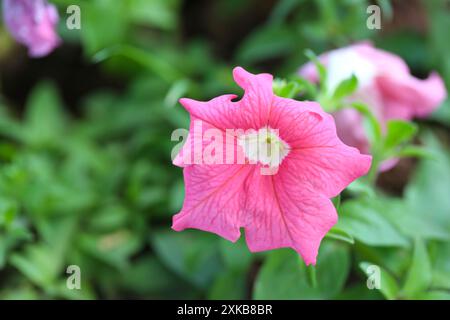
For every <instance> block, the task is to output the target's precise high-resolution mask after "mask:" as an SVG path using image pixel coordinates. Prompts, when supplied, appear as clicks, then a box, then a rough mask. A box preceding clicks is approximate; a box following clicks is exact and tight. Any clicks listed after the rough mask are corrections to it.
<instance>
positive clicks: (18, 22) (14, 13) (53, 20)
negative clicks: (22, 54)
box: [3, 0, 61, 58]
mask: <svg viewBox="0 0 450 320" xmlns="http://www.w3.org/2000/svg"><path fill="white" fill-rule="evenodd" d="M3 19H4V21H5V24H6V26H7V27H8V30H9V32H10V33H11V34H12V36H13V37H14V38H15V39H16V41H17V42H19V43H21V44H24V45H26V46H27V47H28V52H29V55H30V56H31V57H35V58H38V57H43V56H46V55H48V54H49V53H50V52H52V51H53V50H54V49H55V47H57V46H58V45H59V44H60V43H61V39H60V38H59V36H58V34H57V33H56V30H55V28H56V25H57V23H58V20H59V18H58V11H57V10H56V7H55V6H53V5H51V4H48V3H47V1H46V0H3Z"/></svg>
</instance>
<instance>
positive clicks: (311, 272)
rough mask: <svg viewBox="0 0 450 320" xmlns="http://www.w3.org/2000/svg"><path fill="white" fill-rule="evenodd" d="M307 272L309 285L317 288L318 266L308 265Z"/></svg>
mask: <svg viewBox="0 0 450 320" xmlns="http://www.w3.org/2000/svg"><path fill="white" fill-rule="evenodd" d="M306 273H307V274H308V282H309V285H310V286H311V287H313V288H317V274H316V267H315V266H312V265H309V266H307V267H306Z"/></svg>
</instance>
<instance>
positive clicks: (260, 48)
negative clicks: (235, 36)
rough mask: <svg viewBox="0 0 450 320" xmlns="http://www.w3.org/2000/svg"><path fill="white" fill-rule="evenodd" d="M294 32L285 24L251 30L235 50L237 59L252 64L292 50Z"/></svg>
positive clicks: (293, 46)
mask: <svg viewBox="0 0 450 320" xmlns="http://www.w3.org/2000/svg"><path fill="white" fill-rule="evenodd" d="M294 48H295V33H293V30H292V29H291V28H289V27H287V26H284V25H280V26H274V27H267V26H263V27H261V28H258V29H256V30H255V31H253V32H252V33H251V34H250V36H248V37H247V38H246V39H245V41H244V42H243V43H242V44H241V45H240V47H239V48H238V50H237V61H241V63H244V64H254V63H256V62H259V61H263V60H265V59H270V58H275V57H279V56H283V55H286V54H288V53H290V52H292V51H293V50H294Z"/></svg>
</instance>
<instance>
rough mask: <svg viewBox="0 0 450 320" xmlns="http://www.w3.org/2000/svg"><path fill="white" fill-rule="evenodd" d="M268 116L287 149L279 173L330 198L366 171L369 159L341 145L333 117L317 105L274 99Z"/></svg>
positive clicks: (368, 166) (369, 162)
mask: <svg viewBox="0 0 450 320" xmlns="http://www.w3.org/2000/svg"><path fill="white" fill-rule="evenodd" d="M271 115H272V117H271V126H274V127H275V128H280V137H281V138H282V139H283V140H284V141H286V142H287V143H288V144H289V145H290V147H291V152H290V153H289V154H288V155H287V157H286V158H285V159H284V162H283V163H282V165H281V166H282V167H281V168H280V171H281V170H282V171H288V172H291V173H292V175H294V176H295V177H296V179H297V182H298V183H299V184H303V185H310V186H311V187H312V188H313V189H314V190H316V192H322V193H323V194H325V195H326V196H328V197H334V196H336V195H338V194H339V193H340V192H341V191H342V190H343V189H344V188H345V187H346V186H347V185H348V184H349V183H351V182H352V181H353V180H355V179H357V178H358V177H360V176H362V175H365V174H366V173H367V172H368V171H369V169H370V165H371V156H369V155H362V154H361V153H360V152H359V151H358V150H357V149H356V148H353V147H349V146H347V145H345V144H344V143H342V142H341V140H339V138H338V137H337V134H336V127H335V123H334V119H333V117H332V116H331V115H329V114H327V113H325V112H323V111H322V109H321V108H320V106H319V105H318V104H317V103H314V102H298V101H295V100H291V99H283V98H278V97H277V98H276V99H275V102H274V106H273V108H272V113H271Z"/></svg>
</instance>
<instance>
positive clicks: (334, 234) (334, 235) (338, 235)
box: [325, 227, 355, 244]
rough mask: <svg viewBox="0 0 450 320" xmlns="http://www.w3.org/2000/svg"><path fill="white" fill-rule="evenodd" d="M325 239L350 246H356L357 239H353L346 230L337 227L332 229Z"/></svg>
mask: <svg viewBox="0 0 450 320" xmlns="http://www.w3.org/2000/svg"><path fill="white" fill-rule="evenodd" d="M325 237H327V238H331V239H336V240H341V241H344V242H347V243H350V244H354V243H355V239H353V237H352V236H351V235H349V234H348V233H347V232H345V231H344V230H341V229H339V228H337V227H333V228H331V230H330V231H328V233H327V234H326V235H325Z"/></svg>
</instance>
